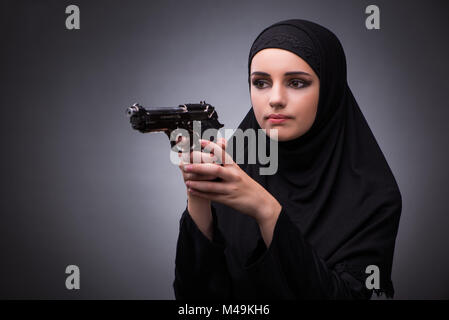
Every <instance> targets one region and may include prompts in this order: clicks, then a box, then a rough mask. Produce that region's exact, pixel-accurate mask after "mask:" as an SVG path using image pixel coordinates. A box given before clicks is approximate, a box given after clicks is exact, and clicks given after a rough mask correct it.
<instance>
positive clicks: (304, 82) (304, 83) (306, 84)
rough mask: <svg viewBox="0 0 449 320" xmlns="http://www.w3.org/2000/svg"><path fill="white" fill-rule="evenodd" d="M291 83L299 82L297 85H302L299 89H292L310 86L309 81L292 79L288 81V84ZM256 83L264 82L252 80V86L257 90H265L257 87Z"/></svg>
mask: <svg viewBox="0 0 449 320" xmlns="http://www.w3.org/2000/svg"><path fill="white" fill-rule="evenodd" d="M292 82H299V83H301V84H302V85H301V86H300V87H293V88H294V89H301V88H305V87H307V86H308V85H309V84H310V81H306V80H303V79H292V80H291V81H290V83H292ZM258 83H264V81H263V80H260V79H257V80H253V86H254V87H256V88H257V89H265V88H266V87H262V88H261V87H258V86H257V84H258Z"/></svg>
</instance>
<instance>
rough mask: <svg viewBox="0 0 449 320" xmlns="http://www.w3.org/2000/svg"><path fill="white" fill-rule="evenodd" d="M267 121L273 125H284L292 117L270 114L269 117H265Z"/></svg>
mask: <svg viewBox="0 0 449 320" xmlns="http://www.w3.org/2000/svg"><path fill="white" fill-rule="evenodd" d="M265 119H267V120H268V122H270V123H272V124H278V123H283V122H285V121H287V120H289V119H291V117H289V116H286V115H284V114H274V113H273V114H270V115H269V116H267V117H265Z"/></svg>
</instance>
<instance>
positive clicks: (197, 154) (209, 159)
mask: <svg viewBox="0 0 449 320" xmlns="http://www.w3.org/2000/svg"><path fill="white" fill-rule="evenodd" d="M214 162H217V158H216V157H215V155H213V154H210V153H209V152H201V151H192V152H190V163H214Z"/></svg>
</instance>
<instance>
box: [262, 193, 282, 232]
mask: <svg viewBox="0 0 449 320" xmlns="http://www.w3.org/2000/svg"><path fill="white" fill-rule="evenodd" d="M258 204H259V206H258V209H257V215H256V221H257V223H258V224H259V225H267V224H273V222H274V221H276V220H277V218H278V216H279V214H280V213H281V210H282V206H281V204H280V203H279V202H278V201H277V200H276V198H275V197H273V196H272V195H271V194H269V196H268V197H264V198H263V200H261V201H259V202H258Z"/></svg>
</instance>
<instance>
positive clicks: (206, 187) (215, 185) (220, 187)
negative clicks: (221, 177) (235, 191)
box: [186, 181, 229, 194]
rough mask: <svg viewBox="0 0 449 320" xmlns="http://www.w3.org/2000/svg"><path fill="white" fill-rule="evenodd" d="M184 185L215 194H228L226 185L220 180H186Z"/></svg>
mask: <svg viewBox="0 0 449 320" xmlns="http://www.w3.org/2000/svg"><path fill="white" fill-rule="evenodd" d="M186 186H187V187H188V188H191V189H194V190H197V191H200V192H208V193H217V194H228V193H229V192H228V190H227V188H226V185H224V184H223V183H222V182H211V181H187V182H186Z"/></svg>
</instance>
